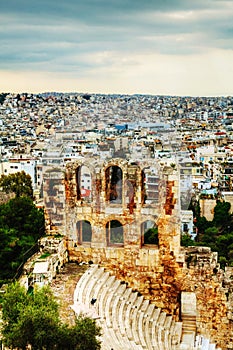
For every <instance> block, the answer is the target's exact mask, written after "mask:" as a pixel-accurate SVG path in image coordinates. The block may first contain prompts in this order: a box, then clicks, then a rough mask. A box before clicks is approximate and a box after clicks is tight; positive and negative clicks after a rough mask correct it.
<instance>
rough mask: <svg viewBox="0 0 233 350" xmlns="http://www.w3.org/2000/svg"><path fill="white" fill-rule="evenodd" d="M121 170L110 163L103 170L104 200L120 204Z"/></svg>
mask: <svg viewBox="0 0 233 350" xmlns="http://www.w3.org/2000/svg"><path fill="white" fill-rule="evenodd" d="M122 179H123V172H122V170H121V168H120V167H119V166H117V165H111V166H109V167H108V168H107V169H106V170H105V184H106V186H105V194H106V200H107V201H108V202H110V203H113V204H122Z"/></svg>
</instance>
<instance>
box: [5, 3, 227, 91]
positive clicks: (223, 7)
mask: <svg viewBox="0 0 233 350" xmlns="http://www.w3.org/2000/svg"><path fill="white" fill-rule="evenodd" d="M0 47H1V50H0V92H1V91H7V92H8V91H10V92H26V91H27V92H41V91H63V92H70V91H76V92H96V93H127V94H133V93H142V94H169V95H193V96H197V95H199V96H200V95H202V96H203V95H205V96H216V95H233V0H226V1H225V0H108V1H107V0H37V1H35V0H31V1H29V0H6V1H1V10H0Z"/></svg>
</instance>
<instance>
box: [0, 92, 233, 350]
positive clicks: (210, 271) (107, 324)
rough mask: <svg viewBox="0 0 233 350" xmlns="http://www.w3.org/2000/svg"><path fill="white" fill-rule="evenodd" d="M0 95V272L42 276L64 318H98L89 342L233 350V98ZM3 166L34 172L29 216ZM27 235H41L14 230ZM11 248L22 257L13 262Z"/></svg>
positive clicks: (31, 282) (28, 280)
mask: <svg viewBox="0 0 233 350" xmlns="http://www.w3.org/2000/svg"><path fill="white" fill-rule="evenodd" d="M0 101H1V102H0V103H1V104H0V153H1V158H0V179H1V181H2V182H1V186H2V191H1V198H0V201H1V202H0V204H1V206H0V208H2V209H1V210H0V218H1V224H2V227H3V229H2V231H1V232H2V245H1V250H2V255H1V259H2V260H1V261H2V264H3V266H4V268H3V270H4V271H2V275H1V278H6V277H7V276H8V275H7V274H8V273H10V274H11V275H10V276H11V277H12V276H13V275H14V273H15V272H16V275H17V278H19V280H20V281H21V284H23V285H24V286H26V287H27V288H28V290H30V288H32V289H33V288H34V287H35V286H45V285H47V284H49V285H50V286H51V287H52V288H53V292H54V293H55V295H56V297H57V298H62V299H64V300H63V301H62V302H61V301H60V302H61V304H62V305H63V304H64V305H65V308H64V305H63V306H62V307H63V308H64V310H65V311H64V310H63V311H62V312H63V313H64V314H63V320H64V322H67V319H68V318H70V319H72V320H73V317H74V314H75V315H76V316H78V315H79V314H80V313H82V312H84V314H86V315H88V317H89V316H90V317H91V318H92V319H94V320H96V319H97V320H99V318H100V323H97V324H98V325H99V326H100V328H98V327H97V328H96V329H95V334H96V335H97V338H98V337H99V336H100V334H101V333H99V332H100V329H101V328H102V329H103V331H104V332H103V334H102V336H101V337H100V338H98V339H100V342H97V343H95V342H94V343H95V345H93V348H91V345H90V349H93V350H95V349H99V348H100V344H101V349H103V350H107V349H108V348H109V346H111V347H112V346H114V349H118V350H122V348H125V349H128V350H131V349H158V348H159V349H162V350H181V349H184V350H185V349H186V350H190V349H192V350H212V349H224V350H226V349H227V350H228V349H231V348H232V347H231V346H232V333H231V330H232V272H233V268H232V264H233V250H232V244H233V241H232V240H233V234H232V232H233V220H232V208H233V188H232V186H233V126H232V122H233V97H231V96H229V97H190V96H184V97H180V96H162V95H158V96H157V95H155V96H153V95H140V94H135V95H124V94H123V95H119V94H108V95H107V94H91V93H56V92H46V93H40V94H31V93H21V94H13V93H2V94H1V95H0ZM17 174H21V175H17ZM12 175H15V176H16V177H17V176H21V178H18V179H19V182H18V185H19V184H20V181H25V180H28V179H29V178H30V181H31V186H32V191H33V193H32V194H31V192H30V188H29V189H28V188H27V187H26V182H25V183H24V185H23V186H22V187H21V188H20V189H21V190H23V187H24V190H25V191H28V194H29V195H30V196H31V197H33V201H34V204H35V206H36V207H37V208H38V210H40V212H38V216H35V215H37V214H35V211H33V210H34V209H33V208H32V203H31V202H30V203H31V204H30V205H29V204H28V202H27V200H26V199H24V195H25V194H24V195H23V196H22V199H21V201H22V202H20V201H19V199H17V197H20V194H18V193H17V192H15V190H14V191H13V192H15V195H16V197H15V199H14V195H13V194H12V190H9V188H10V187H7V186H9V182H8V183H7V182H6V185H4V179H13V177H11V176H12ZM16 177H15V178H14V179H16ZM29 187H30V186H29ZM24 193H26V192H24ZM12 198H13V199H12ZM14 200H16V204H14ZM17 200H18V202H17ZM8 201H9V202H8ZM7 203H10V204H9V205H8V204H7ZM17 203H18V204H17ZM20 203H21V204H20ZM34 204H33V205H34ZM17 205H23V206H25V208H26V206H28V207H30V210H31V211H30V213H29V214H27V213H26V212H25V213H24V214H22V212H20V208H19V207H17ZM41 210H44V216H45V235H44V234H43V233H42V231H41V228H42V226H41V225H42V221H41V220H42V216H41V213H42V212H41ZM32 215H33V220H29V218H31V217H32ZM7 218H8V220H7ZM23 220H25V221H26V224H22V222H23ZM4 225H6V226H4ZM11 225H12V226H11ZM14 225H15V226H14ZM15 227H17V228H18V227H19V228H20V229H19V233H18V235H19V236H20V235H22V237H21V238H19V237H18V238H16V231H15ZM20 230H21V231H20ZM6 232H7V235H5V233H6ZM30 235H34V240H36V241H38V242H37V243H36V248H35V246H33V247H32V248H33V249H34V250H33V251H32V250H31V248H30V249H29V254H28V252H26V253H27V254H25V252H24V250H22V247H21V246H20V244H21V243H20V239H22V240H23V241H24V242H27V243H26V244H31V245H32V242H33V244H34V243H35V241H31V242H30ZM28 238H29V241H28ZM4 242H5V243H4ZM28 242H29V243H28ZM28 246H29V245H28ZM19 247H20V248H19ZM17 249H18V250H17ZM3 253H4V254H5V255H3ZM9 253H11V255H12V256H14V259H16V257H17V254H18V256H20V257H22V258H23V259H24V260H22V261H20V260H19V261H17V262H16V260H13V261H14V263H11V264H9V261H7V260H6V259H5V258H4V256H10V255H9ZM6 254H8V255H6ZM25 257H26V259H25ZM4 259H5V260H4ZM174 259H175V260H174ZM20 262H21V265H20V266H19V263H20ZM22 262H23V263H22ZM93 262H94V264H93ZM14 264H15V265H14ZM17 264H18V265H17ZM72 264H75V265H72ZM83 264H84V267H85V266H89V269H87V270H85V269H86V268H87V267H85V268H83V267H82V266H83ZM13 266H15V267H17V270H14V269H13ZM69 266H70V267H69ZM69 269H71V270H72V274H70V273H71V272H70V271H71V270H70V271H69ZM80 269H81V272H80ZM173 269H174V271H173ZM85 271H86V272H85ZM4 272H5V274H4ZM78 273H79V274H81V273H82V277H81V278H80V275H78V277H77V274H78ZM109 273H110V274H109ZM59 274H61V275H60V277H59ZM116 276H117V277H116ZM67 280H68V281H70V282H71V281H72V283H73V287H72V291H73V293H74V296H70V294H69V291H68V290H66V288H65V287H64V283H66V282H65V281H67ZM95 283H96V284H97V285H96V288H95ZM129 286H130V287H129ZM3 290H4V288H3ZM207 290H208V293H207ZM210 291H214V292H213V294H212V292H210ZM206 293H207V294H206ZM7 295H8V294H7ZM99 295H101V297H100V298H99ZM203 295H205V297H203ZM6 298H7V297H6ZM26 298H27V297H25V300H26ZM144 298H145V299H144ZM205 298H207V300H208V303H207V302H206V299H205ZM225 298H226V299H225ZM72 299H73V301H72ZM6 300H7V299H6ZM72 302H73V305H71V306H69V307H68V309H67V303H69V305H70V304H71V303H72ZM105 302H106V306H105ZM28 303H29V305H30V300H29V301H28ZM95 303H96V304H95ZM220 304H221V305H223V306H221V307H219V305H220ZM114 305H115V306H114ZM127 305H128V306H127ZM20 307H23V308H24V307H25V306H20ZM70 307H71V309H72V310H73V311H74V314H72V316H70V315H71V314H70V311H68V310H70ZM114 307H116V308H118V309H117V310H118V311H116V313H114V312H112V310H113V309H112V308H114ZM137 308H138V310H139V311H138V312H139V313H137V311H133V310H137ZM36 310H37V311H36ZM36 310H35V314H36V315H38V312H39V311H38V310H39V309H36ZM120 310H121V311H120ZM213 312H214V313H216V316H210V317H209V316H208V315H209V314H211V313H213ZM22 314H23V313H22ZM123 314H124V315H125V316H124V319H123V318H122V317H123ZM28 317H29V316H28ZM208 317H209V318H208ZM223 318H224V320H225V321H224V322H225V323H224V324H225V325H226V327H225V326H224V327H223V323H222V319H223ZM143 319H145V320H147V321H145V322H143V321H142V320H143ZM213 319H215V323H213V321H212V320H213ZM59 322H60V321H58V318H57V319H56V323H57V324H59ZM94 322H95V321H94ZM215 324H216V326H215ZM146 326H147V327H148V328H147V327H146ZM56 327H57V326H56ZM56 327H55V328H56ZM205 327H206V330H205ZM115 330H116V331H115ZM207 330H208V331H207ZM25 332H27V328H25ZM56 332H60V328H59V327H58V328H56V331H55V330H54V333H53V338H58V337H57V336H55V335H56V334H57V333H56ZM75 332H78V330H77V329H76V330H75ZM115 332H116V333H115ZM25 334H26V333H25ZM65 336H67V335H64V339H66V338H65ZM25 337H27V336H26V335H25ZM161 337H162V338H161ZM226 337H227V344H226V345H224V342H225V339H226ZM6 339H8V341H9V344H17V347H18V346H19V345H18V344H20V343H14V340H11V339H10V338H9V337H7V338H6ZM9 339H10V340H9ZM25 339H26V338H25ZM29 339H31V340H28V342H29V343H30V344H33V342H34V338H33V337H32V338H29ZM41 339H42V338H41ZM44 339H45V340H46V341H47V338H46V337H44ZM64 339H63V342H62V344H63V345H62V346H61V348H62V349H66V347H65V345H64ZM25 341H26V340H25ZM67 341H71V338H69V340H68V338H67ZM78 342H79V341H78ZM53 343H54V344H55V345H53V346H54V348H56V346H60V345H56V344H60V343H59V342H58V343H57V340H53ZM94 343H93V344H94ZM22 344H24V342H23V341H22ZM72 344H74V343H72ZM33 346H34V345H33ZM35 346H37V345H35ZM43 346H44V347H43ZM43 346H42V347H41V349H42V348H43V349H44V348H47V347H46V345H43ZM75 346H78V345H71V348H72V349H76V347H75ZM88 346H89V345H88ZM158 346H159V347H158ZM48 349H49V347H48ZM67 349H68V348H67ZM69 349H70V348H69ZM77 349H79V348H78V347H77ZM87 349H89V348H88V347H87Z"/></svg>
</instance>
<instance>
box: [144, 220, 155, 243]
mask: <svg viewBox="0 0 233 350" xmlns="http://www.w3.org/2000/svg"><path fill="white" fill-rule="evenodd" d="M158 242H159V240H158V227H157V225H156V224H155V222H154V221H152V220H147V221H144V222H143V223H142V224H141V243H142V245H144V244H155V245H158Z"/></svg>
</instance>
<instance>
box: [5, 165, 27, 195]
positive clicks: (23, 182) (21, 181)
mask: <svg viewBox="0 0 233 350" xmlns="http://www.w3.org/2000/svg"><path fill="white" fill-rule="evenodd" d="M0 187H2V190H3V191H4V192H6V193H10V192H14V193H15V195H16V197H20V196H27V197H31V198H32V197H33V190H32V180H31V176H30V175H28V174H26V173H25V172H24V171H21V172H16V173H14V174H9V175H2V176H1V178H0Z"/></svg>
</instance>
